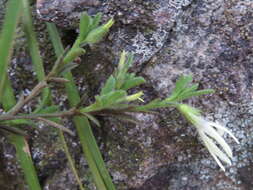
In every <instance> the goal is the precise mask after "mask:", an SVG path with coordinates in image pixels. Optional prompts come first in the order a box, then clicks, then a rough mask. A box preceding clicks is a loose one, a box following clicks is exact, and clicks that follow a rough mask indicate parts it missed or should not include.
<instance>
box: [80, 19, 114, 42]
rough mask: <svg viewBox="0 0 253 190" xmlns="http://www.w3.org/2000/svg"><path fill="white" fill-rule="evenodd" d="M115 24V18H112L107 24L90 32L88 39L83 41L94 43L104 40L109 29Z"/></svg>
mask: <svg viewBox="0 0 253 190" xmlns="http://www.w3.org/2000/svg"><path fill="white" fill-rule="evenodd" d="M113 24H114V20H113V19H110V20H109V21H108V22H107V23H106V24H104V25H102V26H99V27H97V28H95V29H93V30H92V31H90V32H89V34H88V35H87V37H86V39H85V40H84V41H83V42H82V43H89V44H94V43H97V42H99V41H101V40H102V38H103V37H104V36H105V35H106V34H107V33H108V32H109V29H110V28H111V26H112V25H113Z"/></svg>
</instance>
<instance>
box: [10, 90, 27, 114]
mask: <svg viewBox="0 0 253 190" xmlns="http://www.w3.org/2000/svg"><path fill="white" fill-rule="evenodd" d="M24 100H25V96H24V94H21V96H20V98H19V100H18V102H17V104H16V105H15V106H14V107H13V108H12V109H11V110H10V111H9V112H8V114H10V115H15V113H17V112H18V111H19V110H20V109H21V108H22V106H23V101H24Z"/></svg>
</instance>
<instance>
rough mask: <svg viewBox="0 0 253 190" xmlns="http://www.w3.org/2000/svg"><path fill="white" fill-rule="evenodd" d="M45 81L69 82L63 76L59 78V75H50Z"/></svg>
mask: <svg viewBox="0 0 253 190" xmlns="http://www.w3.org/2000/svg"><path fill="white" fill-rule="evenodd" d="M47 81H48V82H56V83H66V82H69V80H67V79H65V78H61V77H51V78H48V80H47Z"/></svg>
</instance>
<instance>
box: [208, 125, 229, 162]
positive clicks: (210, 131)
mask: <svg viewBox="0 0 253 190" xmlns="http://www.w3.org/2000/svg"><path fill="white" fill-rule="evenodd" d="M205 133H206V134H207V135H209V136H210V137H212V138H214V140H216V141H217V143H218V144H220V145H221V147H222V148H223V150H224V151H225V152H226V154H227V155H228V156H229V157H230V158H232V157H233V155H232V150H231V148H230V147H229V145H228V144H227V143H226V141H225V140H224V139H223V138H222V137H221V136H220V135H219V133H218V132H217V131H216V130H215V129H214V128H212V127H211V126H206V127H205Z"/></svg>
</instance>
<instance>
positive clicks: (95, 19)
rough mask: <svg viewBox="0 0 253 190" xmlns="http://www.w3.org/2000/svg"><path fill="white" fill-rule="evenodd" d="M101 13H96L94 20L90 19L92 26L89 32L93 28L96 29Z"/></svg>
mask: <svg viewBox="0 0 253 190" xmlns="http://www.w3.org/2000/svg"><path fill="white" fill-rule="evenodd" d="M101 17H102V13H97V14H96V15H95V16H94V18H93V19H92V25H91V30H93V29H94V28H97V27H98V25H99V23H100V21H101Z"/></svg>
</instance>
